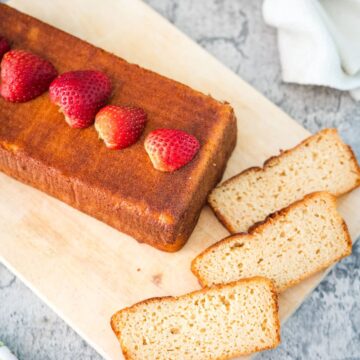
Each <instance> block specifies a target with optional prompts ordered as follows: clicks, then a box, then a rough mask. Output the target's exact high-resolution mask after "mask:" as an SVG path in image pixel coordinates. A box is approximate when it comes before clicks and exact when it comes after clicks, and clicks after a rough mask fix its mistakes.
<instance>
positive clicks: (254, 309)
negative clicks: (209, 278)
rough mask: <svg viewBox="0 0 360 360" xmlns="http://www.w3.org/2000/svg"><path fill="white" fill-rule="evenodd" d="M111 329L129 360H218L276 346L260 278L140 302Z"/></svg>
mask: <svg viewBox="0 0 360 360" xmlns="http://www.w3.org/2000/svg"><path fill="white" fill-rule="evenodd" d="M111 325H112V328H113V330H114V332H115V334H116V336H117V337H118V339H119V341H120V344H121V347H122V351H123V354H124V356H125V359H131V360H143V359H157V360H180V359H181V360H191V359H193V360H208V359H212V360H217V359H222V360H224V359H229V358H232V357H234V356H239V355H244V354H249V353H252V352H255V351H260V350H265V349H270V348H274V347H275V346H277V345H278V343H279V342H280V324H279V318H278V305H277V295H276V292H275V290H274V286H273V284H272V282H271V281H270V280H268V279H266V278H261V277H257V278H253V279H246V280H242V281H238V282H234V283H231V284H226V285H217V286H214V287H212V288H208V289H203V290H200V291H196V292H193V293H190V294H187V295H183V296H179V297H165V298H154V299H149V300H145V301H142V302H140V303H138V304H136V305H133V306H131V307H129V308H126V309H124V310H121V311H119V312H118V313H116V314H115V315H114V316H113V317H112V319H111Z"/></svg>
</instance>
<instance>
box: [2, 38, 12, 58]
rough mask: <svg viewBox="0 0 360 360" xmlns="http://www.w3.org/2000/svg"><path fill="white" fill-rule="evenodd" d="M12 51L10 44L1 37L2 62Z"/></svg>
mask: <svg viewBox="0 0 360 360" xmlns="http://www.w3.org/2000/svg"><path fill="white" fill-rule="evenodd" d="M9 50H10V44H9V42H8V41H7V40H6V39H5V38H4V37H3V36H0V61H1V59H2V57H3V56H4V54H5V53H6V52H8V51H9Z"/></svg>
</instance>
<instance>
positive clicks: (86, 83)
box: [49, 70, 111, 128]
mask: <svg viewBox="0 0 360 360" xmlns="http://www.w3.org/2000/svg"><path fill="white" fill-rule="evenodd" d="M49 91H50V99H51V101H52V102H53V103H54V104H56V105H58V106H59V107H60V111H61V112H63V113H64V116H65V120H66V122H67V123H68V124H69V125H70V126H71V127H73V128H85V127H88V126H90V125H91V124H92V123H93V122H94V120H95V115H96V113H97V112H98V111H99V109H100V108H101V107H103V106H104V105H105V104H106V101H107V99H108V98H109V96H110V95H111V81H110V79H109V78H108V77H107V76H106V75H105V74H104V73H102V72H101V71H95V70H82V71H70V72H67V73H64V74H61V75H60V76H58V77H57V78H56V79H55V80H54V81H53V82H52V83H51V85H50V89H49Z"/></svg>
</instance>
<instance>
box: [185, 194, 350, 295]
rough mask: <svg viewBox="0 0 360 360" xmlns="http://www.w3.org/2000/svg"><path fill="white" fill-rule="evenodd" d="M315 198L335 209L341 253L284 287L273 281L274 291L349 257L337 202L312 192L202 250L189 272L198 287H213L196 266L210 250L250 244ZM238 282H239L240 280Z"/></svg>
mask: <svg viewBox="0 0 360 360" xmlns="http://www.w3.org/2000/svg"><path fill="white" fill-rule="evenodd" d="M316 198H318V199H325V198H326V201H329V202H330V203H332V206H333V209H335V212H334V215H335V216H336V218H337V221H338V222H339V224H340V226H341V228H342V232H343V236H344V249H343V252H342V253H341V255H339V256H337V257H336V258H332V259H331V260H329V261H327V262H324V263H322V264H319V266H318V267H317V268H314V269H313V270H312V271H311V272H309V273H306V274H303V276H301V277H299V278H297V279H295V280H292V281H289V282H288V283H287V284H286V286H282V287H279V286H276V281H275V280H273V281H274V284H275V286H276V290H277V291H278V292H283V291H284V290H286V289H287V288H289V287H292V286H294V285H297V284H298V283H300V282H301V281H303V280H305V279H307V278H308V277H310V276H312V275H314V274H316V273H318V272H319V271H321V270H323V269H326V268H327V267H329V266H330V265H332V264H334V263H336V262H338V261H340V260H341V259H343V258H344V257H346V256H349V255H350V254H351V252H352V240H351V236H350V233H349V230H348V227H347V225H346V223H345V221H344V219H343V218H342V216H341V215H340V214H339V212H338V211H337V210H336V202H337V201H336V197H335V196H334V195H332V194H330V193H328V192H314V193H311V194H309V195H306V196H305V197H304V198H303V199H301V200H298V201H296V202H294V203H293V204H291V205H289V206H288V207H286V208H284V209H281V210H280V211H277V212H275V213H273V214H270V215H268V216H267V218H266V219H265V220H264V221H261V222H258V223H256V224H254V225H253V226H252V227H251V228H250V229H249V231H248V232H247V233H238V234H234V235H230V236H228V237H226V238H224V239H222V240H220V241H218V242H216V243H215V244H213V245H211V246H210V247H208V248H207V249H205V250H203V251H202V252H201V253H200V254H199V255H198V256H196V257H195V258H194V259H193V261H192V262H191V271H192V273H193V274H194V275H195V276H196V278H197V279H198V281H199V283H200V285H201V286H204V287H206V286H212V285H213V283H212V282H209V281H207V279H205V277H204V276H203V275H202V272H201V270H199V266H198V262H200V261H202V260H203V258H205V257H206V256H207V255H208V254H210V253H211V251H212V250H214V249H217V248H218V247H220V246H223V245H227V244H229V245H230V244H232V243H237V242H238V241H245V242H251V241H252V238H253V236H254V235H256V234H261V233H262V232H263V231H264V229H265V228H267V227H271V226H272V224H273V223H274V222H276V221H278V220H281V219H284V218H285V217H286V215H287V214H288V213H289V212H291V211H292V210H293V209H296V208H299V207H302V206H303V205H304V204H306V203H307V202H310V201H311V200H313V199H316ZM248 276H249V275H245V278H247V277H248ZM254 276H263V275H261V274H254ZM270 279H271V277H270ZM238 280H241V278H240V279H238ZM232 281H234V280H232ZM220 283H222V282H220Z"/></svg>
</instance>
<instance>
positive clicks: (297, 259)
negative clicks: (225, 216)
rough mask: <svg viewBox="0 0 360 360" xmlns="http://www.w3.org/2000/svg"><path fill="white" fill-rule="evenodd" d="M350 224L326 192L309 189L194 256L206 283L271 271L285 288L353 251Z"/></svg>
mask: <svg viewBox="0 0 360 360" xmlns="http://www.w3.org/2000/svg"><path fill="white" fill-rule="evenodd" d="M351 245H352V244H351V239H350V235H349V232H348V230H347V226H346V224H345V222H344V220H343V219H342V218H341V216H340V215H339V213H338V212H337V210H336V198H335V197H334V196H333V195H331V194H329V193H326V192H319V193H313V194H310V195H307V196H306V197H305V198H304V199H302V200H300V201H298V202H296V203H294V204H292V205H290V206H289V207H288V208H285V209H283V210H281V211H280V212H279V213H275V214H273V215H271V216H269V217H268V218H267V220H266V221H265V222H264V223H262V224H258V225H257V226H255V227H254V228H253V229H251V230H250V232H249V234H245V233H243V234H238V235H233V236H230V237H228V238H226V239H224V240H222V241H220V242H218V243H217V244H215V245H213V246H211V247H210V248H208V249H207V250H205V251H204V252H203V253H202V254H200V255H199V256H198V257H196V258H195V259H194V260H193V262H192V271H193V273H194V274H195V275H196V276H197V277H198V279H199V281H200V283H201V284H202V285H203V286H211V285H213V284H219V283H227V282H229V281H235V280H239V279H241V278H247V277H252V276H267V277H268V278H270V279H271V280H273V281H274V283H275V286H276V290H277V291H279V292H280V291H283V290H285V289H286V288H288V287H289V286H292V285H295V284H297V283H298V282H300V281H301V280H303V279H305V278H306V277H308V276H310V275H312V274H314V273H316V272H318V271H320V270H322V269H324V268H326V267H328V266H330V265H331V264H333V263H334V262H336V261H338V260H340V259H341V258H343V257H345V256H347V255H350V253H351Z"/></svg>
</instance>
